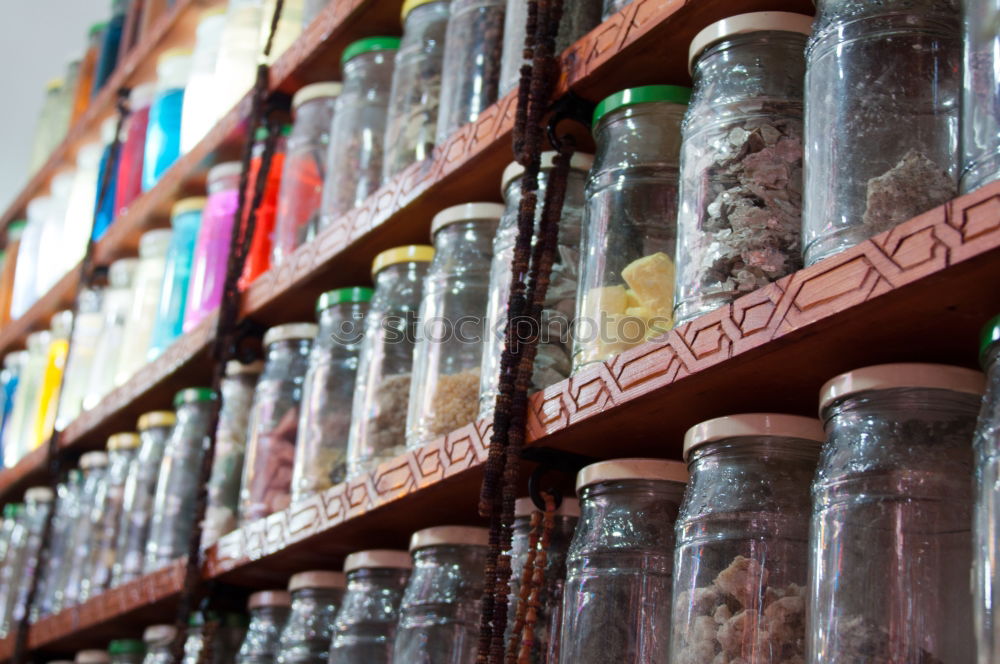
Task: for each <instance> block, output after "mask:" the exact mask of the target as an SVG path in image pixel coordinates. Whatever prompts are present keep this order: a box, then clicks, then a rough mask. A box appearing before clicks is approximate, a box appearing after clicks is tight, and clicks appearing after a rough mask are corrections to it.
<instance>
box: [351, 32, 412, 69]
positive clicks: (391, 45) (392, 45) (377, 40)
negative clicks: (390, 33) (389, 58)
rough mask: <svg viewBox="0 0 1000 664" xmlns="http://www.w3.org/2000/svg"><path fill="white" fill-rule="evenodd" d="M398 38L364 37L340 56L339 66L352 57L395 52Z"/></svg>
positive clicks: (397, 46)
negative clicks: (380, 52) (377, 52)
mask: <svg viewBox="0 0 1000 664" xmlns="http://www.w3.org/2000/svg"><path fill="white" fill-rule="evenodd" d="M399 41H400V39H399V37H365V38H364V39H359V40H358V41H356V42H353V43H351V44H350V45H348V47H347V48H345V49H344V53H343V55H341V56H340V64H342V65H343V64H345V63H346V62H347V61H348V60H350V59H351V58H353V57H356V56H359V55H361V54H362V53H370V52H371V51H395V50H396V49H398V48H399Z"/></svg>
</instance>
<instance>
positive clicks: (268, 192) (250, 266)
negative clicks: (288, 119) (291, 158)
mask: <svg viewBox="0 0 1000 664" xmlns="http://www.w3.org/2000/svg"><path fill="white" fill-rule="evenodd" d="M291 130H292V127H291V125H285V126H283V127H282V128H281V136H279V137H278V143H277V145H276V147H275V150H274V155H273V156H272V157H271V167H270V169H268V173H267V181H266V183H265V184H264V196H263V198H261V202H260V207H259V208H258V209H257V223H256V225H255V226H254V230H253V238H252V239H251V240H250V250H249V252H248V253H247V260H246V263H244V266H243V274H242V275H241V276H240V281H239V288H240V290H241V291H244V290H246V289H247V288H249V287H250V284H252V283H253V282H254V281H255V280H256V279H257V277H259V276H260V275H262V274H264V273H265V272H267V271H268V270H269V269H270V268H271V240H272V238H273V236H274V219H275V216H276V215H277V212H278V190H279V189H280V187H281V172H282V169H283V168H284V166H285V147H286V143H287V137H288V134H289V133H290V132H291ZM266 138H267V129H265V128H263V127H262V128H261V129H259V130H258V131H257V135H256V136H255V139H256V144H255V145H254V148H253V157H252V158H251V160H250V173H249V178H248V181H247V182H248V184H247V187H248V191H247V194H246V195H247V204H248V205H249V203H250V200H251V199H252V197H253V185H254V182H255V181H256V180H257V173H258V172H259V171H260V165H261V158H262V157H263V154H264V141H265V140H266Z"/></svg>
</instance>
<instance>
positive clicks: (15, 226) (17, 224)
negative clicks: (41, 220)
mask: <svg viewBox="0 0 1000 664" xmlns="http://www.w3.org/2000/svg"><path fill="white" fill-rule="evenodd" d="M27 225H28V222H27V221H25V220H24V219H18V220H17V221H12V222H10V224H8V225H7V239H8V241H9V240H10V238H11V236H12V235H20V234H21V233H23V232H24V227H25V226H27Z"/></svg>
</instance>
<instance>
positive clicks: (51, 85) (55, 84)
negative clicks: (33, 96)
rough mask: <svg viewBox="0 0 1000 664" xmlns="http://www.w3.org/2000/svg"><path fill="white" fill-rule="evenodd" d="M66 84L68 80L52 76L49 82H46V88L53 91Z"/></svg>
mask: <svg viewBox="0 0 1000 664" xmlns="http://www.w3.org/2000/svg"><path fill="white" fill-rule="evenodd" d="M65 84H66V81H64V80H63V79H61V78H50V79H49V82H48V83H46V84H45V89H46V90H48V91H49V92H52V91H53V90H58V89H59V88H61V87H62V86H63V85H65Z"/></svg>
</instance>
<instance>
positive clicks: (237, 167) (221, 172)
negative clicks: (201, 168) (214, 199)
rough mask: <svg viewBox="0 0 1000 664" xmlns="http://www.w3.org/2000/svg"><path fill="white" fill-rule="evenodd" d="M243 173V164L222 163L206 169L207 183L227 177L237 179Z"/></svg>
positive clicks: (236, 162)
mask: <svg viewBox="0 0 1000 664" xmlns="http://www.w3.org/2000/svg"><path fill="white" fill-rule="evenodd" d="M242 172H243V164H241V163H240V162H238V161H224V162H222V163H221V164H216V165H215V166H212V168H210V169H208V176H207V177H208V181H209V182H212V181H213V180H221V179H223V178H229V177H239V175H240V173H242Z"/></svg>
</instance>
